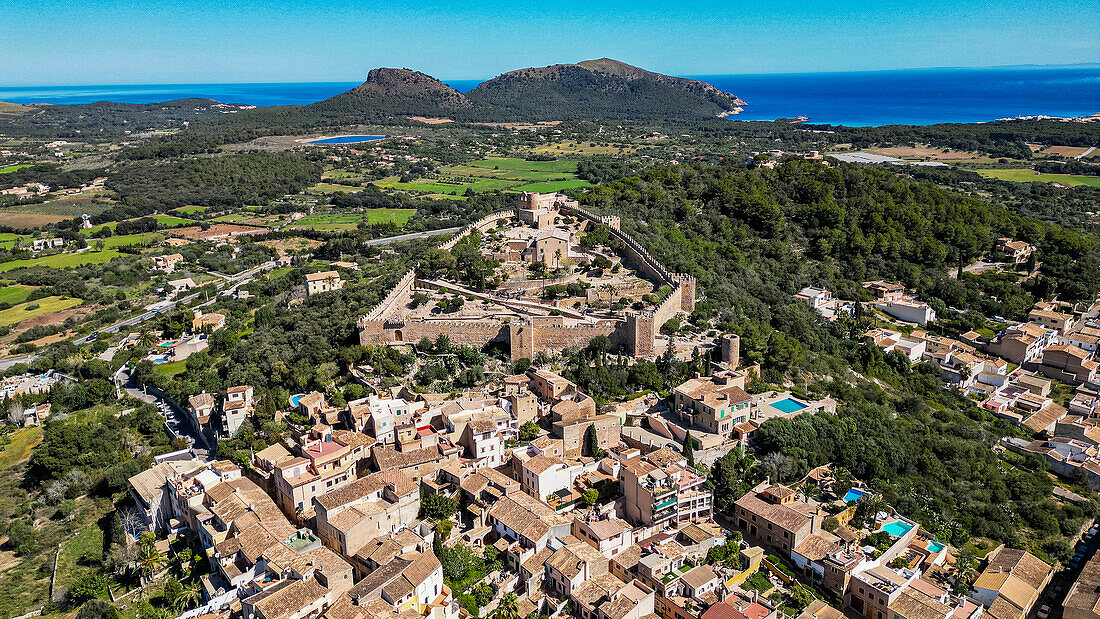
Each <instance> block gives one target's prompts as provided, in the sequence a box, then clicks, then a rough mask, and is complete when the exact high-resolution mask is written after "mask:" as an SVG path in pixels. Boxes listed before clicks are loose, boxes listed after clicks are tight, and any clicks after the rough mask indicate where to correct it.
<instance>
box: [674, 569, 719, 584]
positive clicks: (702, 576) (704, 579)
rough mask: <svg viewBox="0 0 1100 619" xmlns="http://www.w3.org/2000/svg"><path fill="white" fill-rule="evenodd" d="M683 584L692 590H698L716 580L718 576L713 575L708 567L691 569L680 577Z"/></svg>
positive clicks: (712, 571)
mask: <svg viewBox="0 0 1100 619" xmlns="http://www.w3.org/2000/svg"><path fill="white" fill-rule="evenodd" d="M680 578H681V579H682V580H683V581H684V582H685V583H687V584H688V586H689V587H691V588H692V589H698V588H699V587H702V586H704V585H706V584H707V583H709V582H711V581H713V580H716V579H717V578H718V576H717V575H716V574H715V573H714V570H712V569H711V567H710V566H709V565H700V566H698V567H696V568H693V569H692V570H691V571H690V572H688V573H687V574H684V575H683V576H681V577H680Z"/></svg>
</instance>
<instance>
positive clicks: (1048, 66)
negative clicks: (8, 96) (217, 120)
mask: <svg viewBox="0 0 1100 619" xmlns="http://www.w3.org/2000/svg"><path fill="white" fill-rule="evenodd" d="M558 64H574V63H558ZM540 66H553V65H540ZM635 66H637V65H635ZM376 68H380V67H376ZM388 68H404V69H409V70H412V71H418V69H412V68H410V67H388ZM521 68H522V67H521ZM639 68H643V69H644V67H639ZM1073 68H1100V61H1087V62H1077V63H1057V64H1007V65H986V66H940V67H905V68H898V69H843V70H836V71H776V72H771V73H694V74H690V75H687V74H684V75H674V74H671V73H669V74H666V75H673V76H674V77H684V78H700V77H719V76H721V77H730V76H733V77H759V76H781V75H792V76H793V75H834V74H835V75H843V74H852V73H893V72H903V71H967V70H1000V69H1073ZM510 70H515V69H510ZM646 70H649V69H646ZM369 71H370V69H368V72H369ZM420 72H421V73H423V71H420ZM506 72H507V71H506ZM654 73H656V71H654ZM425 75H428V76H429V77H432V78H433V79H437V80H439V81H440V82H443V83H444V84H446V83H447V82H448V81H451V82H478V83H481V82H485V81H488V80H491V79H494V78H495V77H498V76H499V75H503V74H498V75H496V76H493V77H486V78H439V77H435V76H433V75H430V74H427V73H425ZM362 79H365V78H362ZM351 83H361V82H356V80H325V81H307V80H302V81H297V80H292V81H282V82H279V81H257V82H223V81H216V82H130V83H100V84H66V83H38V84H21V85H0V90H15V89H23V88H81V87H82V88H91V87H97V86H116V87H117V86H217V85H234V86H236V85H247V84H255V85H260V84H351Z"/></svg>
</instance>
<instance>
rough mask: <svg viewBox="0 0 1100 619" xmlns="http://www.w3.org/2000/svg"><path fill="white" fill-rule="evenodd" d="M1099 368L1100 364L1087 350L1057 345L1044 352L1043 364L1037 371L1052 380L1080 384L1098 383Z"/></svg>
mask: <svg viewBox="0 0 1100 619" xmlns="http://www.w3.org/2000/svg"><path fill="white" fill-rule="evenodd" d="M1098 366H1100V363H1097V361H1096V360H1094V359H1092V353H1090V352H1088V351H1087V350H1085V349H1083V348H1078V347H1076V346H1069V345H1067V344H1055V345H1054V346H1048V347H1047V348H1046V350H1044V351H1043V357H1042V363H1041V365H1039V366H1038V368H1037V369H1038V370H1039V372H1041V373H1042V374H1044V375H1045V376H1048V377H1050V378H1054V379H1057V380H1061V381H1063V382H1067V383H1071V384H1078V383H1093V382H1096V376H1097V367H1098Z"/></svg>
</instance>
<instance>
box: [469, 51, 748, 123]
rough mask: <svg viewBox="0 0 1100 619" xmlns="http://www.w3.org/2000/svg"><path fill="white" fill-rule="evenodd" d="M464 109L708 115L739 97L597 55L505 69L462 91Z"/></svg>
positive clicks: (546, 116)
mask: <svg viewBox="0 0 1100 619" xmlns="http://www.w3.org/2000/svg"><path fill="white" fill-rule="evenodd" d="M466 96H467V98H468V99H470V101H473V102H474V103H475V104H476V106H477V107H476V108H475V109H474V110H473V111H471V113H470V114H469V115H470V116H473V117H480V118H481V119H487V118H493V119H496V120H560V119H563V118H587V119H603V120H668V119H678V120H686V119H702V118H714V117H717V116H718V115H720V114H722V113H724V112H730V111H732V110H734V109H736V108H737V107H738V106H741V105H745V102H744V101H742V100H740V99H738V98H737V97H736V96H734V95H732V94H729V93H726V92H722V91H720V90H718V89H717V88H715V87H714V86H711V85H710V84H707V83H705V82H700V81H697V80H689V79H684V78H678V77H671V76H668V75H662V74H659V73H653V72H650V71H646V70H644V69H640V68H638V67H633V66H631V65H628V64H625V63H622V62H618V61H616V60H611V59H608V58H603V59H600V60H586V61H583V62H580V63H577V64H560V65H553V66H549V67H537V68H528V69H518V70H516V71H509V72H508V73H505V74H503V75H500V76H497V77H495V78H493V79H491V80H488V81H486V82H482V83H481V84H480V85H478V87H477V88H475V89H474V90H472V91H470V92H469V93H467V95H466Z"/></svg>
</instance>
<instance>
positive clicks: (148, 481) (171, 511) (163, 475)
mask: <svg viewBox="0 0 1100 619" xmlns="http://www.w3.org/2000/svg"><path fill="white" fill-rule="evenodd" d="M201 468H203V462H202V461H200V460H198V459H195V458H193V457H192V458H189V459H181V460H167V461H165V462H161V463H159V464H154V465H153V466H152V468H149V469H146V470H144V471H142V472H140V473H138V474H137V475H134V476H133V477H131V478H130V479H129V493H130V497H131V498H133V500H134V505H136V506H137V508H138V512H139V513H140V514H141V518H142V521H143V522H144V524H145V527H146V528H147V529H148V530H150V531H153V532H160V531H164V530H165V529H167V528H168V525H169V522H170V521H171V520H173V519H176V518H179V517H180V514H178V512H177V510H176V509H175V506H174V502H173V496H174V494H175V490H174V487H173V484H172V479H174V478H176V477H178V476H180V475H184V474H187V473H190V472H192V471H195V470H197V469H201ZM220 481H221V480H220V478H219V482H220Z"/></svg>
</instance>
